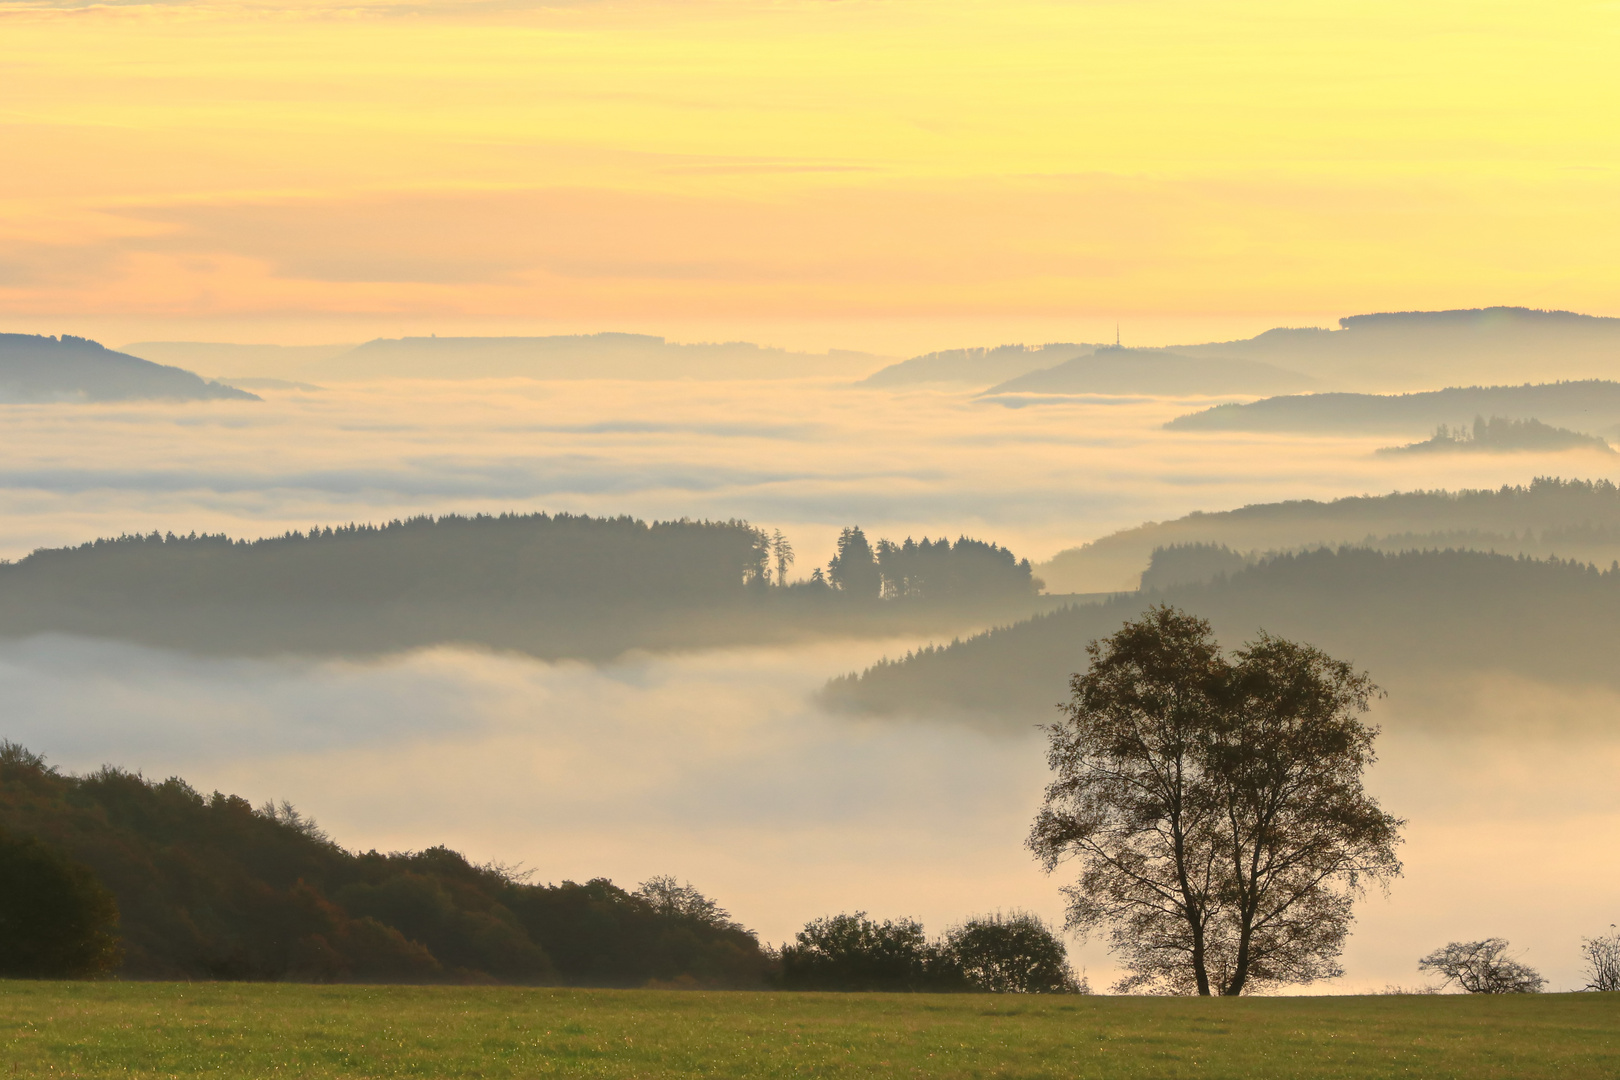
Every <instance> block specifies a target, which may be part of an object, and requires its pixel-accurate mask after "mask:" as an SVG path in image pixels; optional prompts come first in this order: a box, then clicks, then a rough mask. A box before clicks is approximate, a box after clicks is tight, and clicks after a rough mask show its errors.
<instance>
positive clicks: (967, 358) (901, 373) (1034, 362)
mask: <svg viewBox="0 0 1620 1080" xmlns="http://www.w3.org/2000/svg"><path fill="white" fill-rule="evenodd" d="M1099 348H1101V346H1099V345H1075V344H1057V343H1054V344H1049V345H1041V346H1039V347H1033V348H1032V347H1030V346H1027V345H998V346H996V347H995V348H993V349H985V348H974V349H946V350H944V351H943V352H932V353H927V354H925V355H923V356H913V357H912V358H911V359H909V360H902V361H901V362H900V363H898V364H890V365H889V366H888V367H886V368H884V369H883V370H881V371H879V372H877V373H875V374H873V375H870V376H868V377H867V378H866V379H865V380H863V381H862V385H863V386H880V387H895V386H917V385H927V384H930V383H945V384H952V383H954V384H959V385H962V386H971V387H973V388H974V389H980V388H982V387H986V386H991V385H993V384H995V383H999V382H1003V381H1005V380H1007V379H1011V378H1015V377H1017V376H1019V375H1023V374H1025V373H1026V372H1031V371H1040V370H1044V369H1047V368H1052V367H1056V366H1057V365H1059V364H1062V363H1064V362H1065V361H1068V360H1073V359H1074V358H1075V357H1077V356H1089V355H1091V354H1092V353H1094V352H1096V351H1097V350H1098V349H1099Z"/></svg>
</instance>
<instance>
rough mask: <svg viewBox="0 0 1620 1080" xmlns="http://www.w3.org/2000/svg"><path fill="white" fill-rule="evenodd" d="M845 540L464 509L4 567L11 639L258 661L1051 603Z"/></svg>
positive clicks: (567, 651)
mask: <svg viewBox="0 0 1620 1080" xmlns="http://www.w3.org/2000/svg"><path fill="white" fill-rule="evenodd" d="M845 539H846V541H848V542H850V543H851V544H853V543H854V541H856V540H858V544H856V545H855V546H854V547H851V549H850V550H849V551H846V552H843V554H842V555H841V557H840V560H835V562H836V565H837V566H838V567H839V568H840V569H839V570H837V571H836V572H833V573H830V574H829V575H827V576H823V575H822V573H821V571H820V570H819V569H818V570H816V571H815V572H814V573H813V574H812V575H811V576H810V579H809V580H800V581H795V582H791V583H790V582H787V581H786V580H785V579H786V576H787V575H786V570H787V568H788V567H789V566H791V565H792V562H793V553H792V548H791V545H789V544H787V543H786V541H785V539H784V538H782V537H780V535H779V534H778V535H777V536H774V537H773V536H770V535H767V534H766V533H765V532H764V530H761V529H759V528H756V527H754V526H752V525H750V524H748V523H747V522H743V521H723V522H717V521H690V520H680V521H655V522H652V523H650V524H649V523H647V522H644V521H641V520H638V519H636V518H631V517H615V518H595V517H589V516H584V515H573V514H555V515H552V514H545V513H537V514H502V515H499V516H492V515H480V516H475V517H462V516H458V515H447V516H444V517H437V518H435V517H426V516H424V517H417V518H411V519H409V520H404V521H393V522H389V523H387V524H384V525H358V524H351V525H345V526H339V527H335V528H333V527H319V528H314V529H311V530H310V531H308V532H300V531H296V530H295V531H290V532H288V533H286V534H284V535H282V536H275V537H268V538H265V539H261V540H252V541H244V540H232V539H230V538H229V537H226V536H223V535H203V536H197V535H187V536H178V535H174V534H172V533H170V534H159V533H156V532H154V533H150V534H146V535H126V536H120V537H112V538H103V539H100V540H95V541H91V542H88V543H85V544H81V545H78V546H76V547H67V548H55V549H42V550H40V551H36V552H34V553H33V554H31V555H29V556H27V557H26V558H23V559H21V560H19V561H18V562H16V563H12V564H6V565H0V635H11V636H16V635H23V634H38V633H45V632H53V631H54V632H63V633H77V634H85V635H91V636H98V637H110V638H116V639H122V640H129V641H137V642H141V643H144V644H151V645H164V646H171V647H177V648H185V649H192V650H199V651H205V652H223V653H247V654H258V653H267V652H268V653H277V652H295V653H306V654H320V655H326V654H351V653H352V654H368V653H377V652H386V651H393V650H398V649H408V648H414V647H419V646H423V645H431V644H439V643H461V644H471V645H484V646H490V647H495V648H505V649H516V650H521V651H524V652H529V653H532V654H534V655H537V656H544V657H565V656H566V657H581V658H593V659H605V658H609V657H612V656H616V655H618V654H619V653H622V652H624V651H625V650H626V649H631V648H648V649H670V648H700V647H707V646H714V645H731V644H751V643H756V642H761V641H779V640H791V639H795V638H798V637H803V636H805V635H821V634H842V633H857V634H877V633H893V632H900V631H903V630H906V629H908V628H913V627H916V626H929V627H934V626H940V625H963V624H970V625H971V624H973V623H974V622H977V621H979V620H982V619H983V618H985V617H988V616H989V615H1006V614H1010V613H1019V614H1022V613H1024V612H1027V611H1029V610H1032V609H1033V608H1034V607H1035V606H1037V604H1038V601H1037V599H1036V593H1037V591H1038V588H1039V583H1038V582H1037V581H1035V579H1034V578H1033V576H1032V574H1031V568H1030V564H1029V561H1028V560H1027V559H1025V560H1019V559H1016V558H1015V557H1014V556H1013V554H1012V553H1011V552H1010V551H1007V549H1005V548H1002V547H999V546H997V545H994V544H989V543H985V542H982V541H976V540H971V539H969V538H966V537H962V538H959V539H958V540H957V541H956V542H955V543H951V542H948V541H946V540H944V539H940V540H938V541H929V540H926V539H925V540H923V541H922V542H921V543H919V542H916V541H912V540H909V539H908V540H907V541H906V542H905V543H903V544H894V543H891V542H889V541H879V543H878V545H877V546H876V547H875V548H874V547H872V546H871V545H869V544H868V543H867V541H866V539H865V536H864V534H862V533H861V532H860V530H859V529H850V530H846V532H845ZM846 579H847V580H846ZM980 624H981V625H982V622H980Z"/></svg>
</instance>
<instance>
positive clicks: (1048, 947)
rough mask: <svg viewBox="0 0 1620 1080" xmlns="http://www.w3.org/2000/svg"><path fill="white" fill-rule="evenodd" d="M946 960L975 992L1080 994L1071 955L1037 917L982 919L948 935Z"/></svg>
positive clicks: (1017, 914)
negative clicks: (1070, 964)
mask: <svg viewBox="0 0 1620 1080" xmlns="http://www.w3.org/2000/svg"><path fill="white" fill-rule="evenodd" d="M944 954H945V956H946V957H947V958H948V959H949V960H950V961H951V962H952V963H953V964H954V965H955V967H956V969H957V970H958V971H960V972H961V973H962V977H963V978H964V979H965V980H966V981H967V982H968V983H969V984H970V985H971V986H973V987H974V988H975V989H977V990H984V991H986V992H988V993H992V994H1068V993H1075V992H1077V991H1079V990H1080V988H1081V986H1080V984H1079V983H1078V982H1076V980H1075V977H1074V972H1073V971H1071V970H1070V969H1069V960H1068V950H1067V949H1065V948H1064V947H1063V942H1062V941H1061V940H1060V939H1059V938H1058V936H1057V935H1056V934H1055V933H1053V932H1052V931H1051V930H1050V929H1049V928H1048V927H1047V925H1046V924H1045V923H1044V922H1042V921H1041V919H1040V917H1039V916H1037V915H1031V914H1029V913H1027V912H1018V911H1015V912H1013V913H1012V914H1011V915H1006V916H1003V915H1002V914H1000V913H999V912H998V913H996V914H995V915H980V916H977V917H975V918H972V919H969V920H968V921H967V922H965V923H963V924H962V925H961V926H958V927H954V928H952V929H951V930H950V932H949V933H947V934H946V936H945V948H944Z"/></svg>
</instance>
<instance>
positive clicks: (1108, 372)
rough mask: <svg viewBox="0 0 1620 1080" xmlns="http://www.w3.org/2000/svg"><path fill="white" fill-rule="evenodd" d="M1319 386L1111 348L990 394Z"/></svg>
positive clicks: (1253, 369) (1258, 367)
mask: <svg viewBox="0 0 1620 1080" xmlns="http://www.w3.org/2000/svg"><path fill="white" fill-rule="evenodd" d="M1314 382H1315V380H1314V379H1310V378H1308V377H1306V376H1304V375H1301V374H1299V373H1298V372H1294V371H1285V370H1283V369H1282V368H1280V367H1277V366H1276V365H1274V364H1266V363H1261V362H1259V361H1255V360H1228V359H1221V358H1215V359H1206V358H1200V357H1195V356H1187V355H1184V354H1182V353H1178V352H1175V351H1173V350H1170V349H1126V348H1121V347H1119V346H1117V345H1109V346H1106V347H1104V348H1101V349H1097V350H1095V351H1094V352H1091V353H1089V354H1087V355H1084V356H1077V357H1075V358H1073V359H1071V360H1067V361H1065V362H1063V363H1061V364H1058V365H1057V366H1056V367H1051V368H1046V369H1044V370H1041V371H1032V372H1029V373H1027V374H1024V375H1019V376H1018V377H1016V378H1013V379H1008V380H1007V381H1006V382H1003V383H1000V384H999V385H996V386H993V387H991V388H990V389H989V390H986V391H985V394H987V395H990V394H1012V393H1044V394H1153V395H1161V396H1165V397H1178V396H1182V395H1211V396H1214V395H1221V394H1270V393H1276V392H1277V391H1280V390H1301V389H1304V388H1306V387H1308V386H1311V385H1312V384H1313V383H1314Z"/></svg>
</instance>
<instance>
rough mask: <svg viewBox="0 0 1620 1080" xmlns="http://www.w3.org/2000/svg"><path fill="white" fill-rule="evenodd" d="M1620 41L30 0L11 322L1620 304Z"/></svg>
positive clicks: (792, 337)
mask: <svg viewBox="0 0 1620 1080" xmlns="http://www.w3.org/2000/svg"><path fill="white" fill-rule="evenodd" d="M1616 56H1620V4H1615V3H1596V4H1594V3H1556V2H1553V3H1547V2H1543V3H1537V4H1530V3H1490V2H1480V0H1471V2H1468V3H1457V2H1449V0H1442V2H1433V3H1412V2H1411V0H1406V2H1401V3H1393V2H1355V0H1351V2H1345V3H1337V4H1333V5H1327V4H1300V3H1298V2H1297V0H1296V2H1287V3H1284V2H1269V0H1268V2H1255V0H1251V2H1243V3H1234V2H1212V0H1194V2H1183V0H1118V2H1073V0H1071V2H1031V0H995V2H983V0H974V2H968V0H775V2H770V0H766V2H757V0H748V2H744V0H664V2H653V0H602V2H581V3H568V4H561V5H530V4H524V3H521V2H494V3H476V2H463V3H443V2H435V0H425V2H421V3H412V2H400V3H370V4H367V3H359V4H352V5H347V6H341V5H335V4H272V3H240V4H216V3H206V2H204V3H185V2H181V3H172V4H161V5H158V4H152V5H147V4H128V5H118V6H89V7H86V6H53V5H50V4H36V3H32V2H29V0H21V2H17V0H0V147H3V148H4V150H3V156H0V164H3V167H0V329H6V330H22V331H30V332H60V331H63V330H67V331H70V332H87V331H88V332H94V333H98V334H101V335H102V336H105V337H108V338H110V339H112V340H128V339H130V338H135V337H153V336H163V337H193V338H195V337H213V338H215V339H219V338H221V337H224V338H234V339H236V340H249V339H252V340H282V341H288V342H292V341H314V340H328V339H344V338H362V337H369V336H374V335H377V334H394V333H405V332H426V331H428V330H429V329H434V330H437V331H439V332H471V333H477V332H542V333H543V332H557V331H578V330H598V329H639V330H649V331H652V332H660V333H668V334H670V335H671V336H673V337H685V338H692V337H716V336H726V337H733V336H743V337H753V338H756V339H763V340H770V341H773V342H775V343H782V344H791V345H798V346H814V347H825V346H827V345H836V346H845V347H861V346H865V347H872V348H879V349H884V350H887V351H894V352H906V351H914V350H916V349H921V348H932V347H944V346H948V345H953V344H975V343H987V342H988V343H995V342H996V341H1000V340H1044V339H1051V338H1060V337H1068V338H1075V337H1080V338H1085V337H1091V338H1095V337H1098V336H1102V335H1103V334H1104V333H1109V334H1111V332H1112V328H1113V324H1114V321H1115V319H1116V318H1117V319H1121V320H1123V321H1124V322H1125V323H1126V324H1127V326H1128V327H1132V328H1135V329H1137V330H1138V333H1139V335H1140V336H1141V338H1142V339H1143V340H1147V339H1153V338H1155V337H1157V338H1160V339H1166V340H1175V339H1177V338H1186V337H1194V338H1196V337H1205V336H1222V335H1224V334H1226V333H1237V332H1248V331H1251V330H1253V329H1260V328H1263V327H1264V326H1267V325H1271V324H1272V323H1274V322H1292V323H1301V322H1303V323H1315V322H1321V321H1323V320H1325V319H1327V318H1330V317H1332V316H1336V315H1339V314H1349V313H1353V312H1358V311H1366V310H1383V309H1390V308H1418V307H1448V306H1476V305H1482V304H1492V303H1521V304H1529V305H1534V306H1553V307H1568V308H1574V309H1578V310H1585V311H1591V312H1597V313H1620V301H1617V300H1616V295H1617V291H1616V290H1617V286H1620V259H1617V258H1616V257H1615V254H1614V253H1615V252H1616V250H1620V243H1617V241H1620V197H1617V196H1620V171H1617V170H1620V160H1617V158H1620V131H1617V125H1620V121H1617V119H1616V118H1617V117H1620V85H1617V84H1620V75H1617V74H1616V72H1617V71H1620V64H1616V63H1615V62H1614V58H1615V57H1616ZM964 335H966V336H965V337H964Z"/></svg>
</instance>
